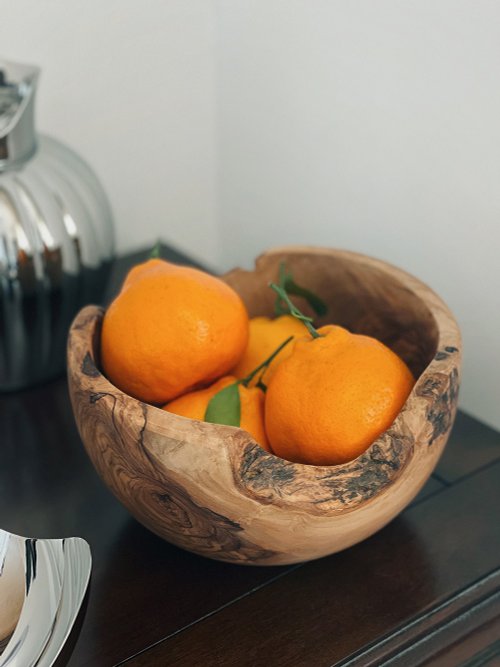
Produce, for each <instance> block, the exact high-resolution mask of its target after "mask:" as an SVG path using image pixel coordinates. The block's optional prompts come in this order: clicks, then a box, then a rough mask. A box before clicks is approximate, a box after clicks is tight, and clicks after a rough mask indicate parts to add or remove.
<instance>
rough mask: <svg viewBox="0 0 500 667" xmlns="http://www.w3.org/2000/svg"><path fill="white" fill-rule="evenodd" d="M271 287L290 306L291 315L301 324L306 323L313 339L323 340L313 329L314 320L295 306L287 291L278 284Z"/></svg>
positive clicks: (271, 284)
mask: <svg viewBox="0 0 500 667" xmlns="http://www.w3.org/2000/svg"><path fill="white" fill-rule="evenodd" d="M269 287H271V289H273V290H274V291H275V292H276V294H277V295H278V296H279V298H280V299H281V300H282V301H284V302H285V303H286V305H287V306H288V310H289V311H290V315H293V317H295V318H296V319H298V320H300V321H301V322H303V323H304V325H305V326H306V327H307V330H308V331H309V333H310V334H311V336H312V337H313V338H322V335H321V334H320V333H318V332H317V331H316V329H315V328H314V327H313V324H312V323H313V318H312V317H308V316H307V315H304V313H302V312H301V311H300V310H299V309H298V308H297V306H295V305H294V304H293V303H292V302H291V301H290V297H289V296H288V294H287V293H286V290H285V289H283V287H280V286H279V285H276V283H269Z"/></svg>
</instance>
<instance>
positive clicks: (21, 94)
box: [0, 59, 40, 171]
mask: <svg viewBox="0 0 500 667" xmlns="http://www.w3.org/2000/svg"><path fill="white" fill-rule="evenodd" d="M39 74H40V70H39V69H38V67H33V66H31V65H22V64H20V63H12V62H8V61H6V60H2V59H0V171H3V170H5V169H9V168H11V167H15V166H18V165H19V164H20V163H22V162H24V161H26V160H29V158H30V157H32V156H33V154H34V153H35V151H36V132H35V118H34V111H35V93H36V86H37V81H38V76H39Z"/></svg>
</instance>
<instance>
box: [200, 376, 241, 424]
mask: <svg viewBox="0 0 500 667" xmlns="http://www.w3.org/2000/svg"><path fill="white" fill-rule="evenodd" d="M240 419H241V402H240V390H239V387H238V383H237V382H235V383H234V384H230V385H229V386H227V387H224V389H221V390H220V391H219V392H217V393H216V394H215V396H212V398H211V399H210V401H209V403H208V405H207V409H206V412H205V421H206V422H210V423H211V424H226V425H227V426H239V425H240Z"/></svg>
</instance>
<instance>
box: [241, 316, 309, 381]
mask: <svg viewBox="0 0 500 667" xmlns="http://www.w3.org/2000/svg"><path fill="white" fill-rule="evenodd" d="M306 333H307V331H306V329H305V327H304V325H303V324H302V322H300V321H299V320H297V319H296V318H295V317H292V315H281V316H280V317H277V318H276V319H274V320H272V319H270V318H269V317H253V318H252V319H251V320H250V326H249V337H248V344H247V346H246V349H245V351H244V353H243V356H242V357H241V359H240V360H239V362H238V363H237V364H236V366H235V368H234V369H233V371H232V372H233V374H234V375H236V377H237V378H243V377H245V376H247V375H248V373H250V371H251V370H252V369H254V368H256V367H257V366H258V365H259V364H261V363H262V362H263V361H264V359H266V358H267V357H268V356H269V355H270V354H271V353H272V352H273V351H274V350H275V349H276V348H277V347H278V345H280V344H281V343H283V341H285V340H286V339H287V338H289V337H290V336H293V337H294V338H297V337H299V336H304V334H306ZM291 349H292V344H291V343H290V345H287V346H286V347H284V348H283V349H282V350H281V352H280V353H279V354H278V355H277V356H276V357H275V358H274V359H273V361H272V362H271V363H270V364H269V366H268V368H267V370H266V371H265V373H264V375H263V376H262V378H261V379H262V381H263V382H264V384H267V383H268V382H269V380H270V379H271V377H272V375H273V373H274V371H275V370H276V368H277V367H278V366H279V364H280V363H281V362H282V361H283V360H284V359H286V358H287V357H288V356H289V355H290V353H291ZM256 381H257V378H255V379H254V380H253V383H255V382H256Z"/></svg>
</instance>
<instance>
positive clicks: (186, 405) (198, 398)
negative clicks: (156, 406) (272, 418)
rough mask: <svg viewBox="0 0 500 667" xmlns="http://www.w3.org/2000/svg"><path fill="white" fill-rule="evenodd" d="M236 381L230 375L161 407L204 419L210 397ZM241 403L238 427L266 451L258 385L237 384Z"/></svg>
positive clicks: (183, 415)
mask: <svg viewBox="0 0 500 667" xmlns="http://www.w3.org/2000/svg"><path fill="white" fill-rule="evenodd" d="M234 382H236V378H235V377H232V376H230V375H227V376H226V377H223V378H221V379H220V380H217V382H215V383H214V384H212V385H211V386H210V387H207V388H206V389H200V390H198V391H192V392H190V393H189V394H184V395H183V396H180V397H179V398H176V399H175V400H173V401H171V402H170V403H167V405H165V406H163V409H164V410H166V411H167V412H172V413H174V414H175V415H181V416H182V417H189V418H190V419H198V420H200V421H204V419H205V413H206V410H207V406H208V403H209V401H210V399H211V398H212V397H213V396H215V394H216V393H217V392H219V391H220V390H221V389H224V387H227V386H229V385H230V384H233V383H234ZM238 390H239V394H240V403H241V417H240V428H242V429H243V430H245V431H247V432H248V433H250V435H251V436H253V438H254V440H255V441H256V442H258V443H259V445H260V446H261V447H263V448H264V449H266V450H267V451H268V452H269V451H271V450H270V448H269V442H268V440H267V436H266V431H265V428H264V392H263V391H262V390H261V389H259V388H258V387H248V388H247V387H244V386H243V385H241V384H240V385H238Z"/></svg>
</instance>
